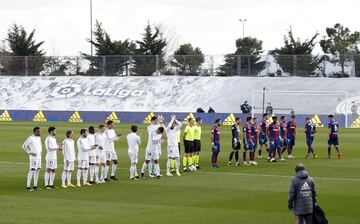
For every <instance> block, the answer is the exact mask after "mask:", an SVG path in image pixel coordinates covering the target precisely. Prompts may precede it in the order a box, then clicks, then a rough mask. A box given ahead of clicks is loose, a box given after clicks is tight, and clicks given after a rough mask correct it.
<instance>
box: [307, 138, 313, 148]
mask: <svg viewBox="0 0 360 224" xmlns="http://www.w3.org/2000/svg"><path fill="white" fill-rule="evenodd" d="M313 142H314V137H306V145H307V146H308V147H311V146H312V144H313Z"/></svg>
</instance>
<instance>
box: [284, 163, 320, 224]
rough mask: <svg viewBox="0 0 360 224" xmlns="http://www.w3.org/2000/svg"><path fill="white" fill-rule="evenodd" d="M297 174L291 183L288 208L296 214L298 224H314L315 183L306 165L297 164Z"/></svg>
mask: <svg viewBox="0 0 360 224" xmlns="http://www.w3.org/2000/svg"><path fill="white" fill-rule="evenodd" d="M295 173H296V174H295V176H294V177H292V178H291V181H290V187H289V194H288V208H289V210H291V211H292V212H293V213H294V215H295V219H296V223H297V224H303V223H306V224H312V223H313V216H312V214H313V208H314V206H315V203H316V190H315V183H314V180H313V178H311V177H310V176H309V174H308V172H307V171H306V169H305V166H304V164H301V163H300V164H297V165H296V167H295Z"/></svg>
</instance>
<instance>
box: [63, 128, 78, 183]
mask: <svg viewBox="0 0 360 224" xmlns="http://www.w3.org/2000/svg"><path fill="white" fill-rule="evenodd" d="M62 144H63V155H64V171H63V173H62V177H61V181H62V185H61V186H62V188H68V187H75V185H73V184H72V183H71V175H72V172H73V171H74V166H75V165H74V164H75V159H76V158H75V143H74V132H73V131H71V130H68V131H67V132H66V138H65V140H64V141H63V143H62ZM66 181H67V184H66Z"/></svg>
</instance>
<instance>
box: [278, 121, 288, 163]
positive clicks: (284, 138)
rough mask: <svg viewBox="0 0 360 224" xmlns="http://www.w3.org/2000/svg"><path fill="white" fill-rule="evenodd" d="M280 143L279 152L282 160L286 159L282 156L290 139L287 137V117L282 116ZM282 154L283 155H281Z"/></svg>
mask: <svg viewBox="0 0 360 224" xmlns="http://www.w3.org/2000/svg"><path fill="white" fill-rule="evenodd" d="M280 121H281V122H280V143H281V152H279V157H280V162H283V161H285V159H284V157H283V156H282V155H283V154H284V152H285V151H286V149H287V147H288V139H287V132H288V130H287V123H286V117H285V116H281V117H280ZM280 154H281V155H280Z"/></svg>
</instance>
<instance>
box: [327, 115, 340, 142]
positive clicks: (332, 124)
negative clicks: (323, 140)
mask: <svg viewBox="0 0 360 224" xmlns="http://www.w3.org/2000/svg"><path fill="white" fill-rule="evenodd" d="M328 127H329V129H330V137H333V138H337V137H338V131H339V124H338V122H337V121H335V120H334V119H332V120H330V121H329V125H328Z"/></svg>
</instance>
